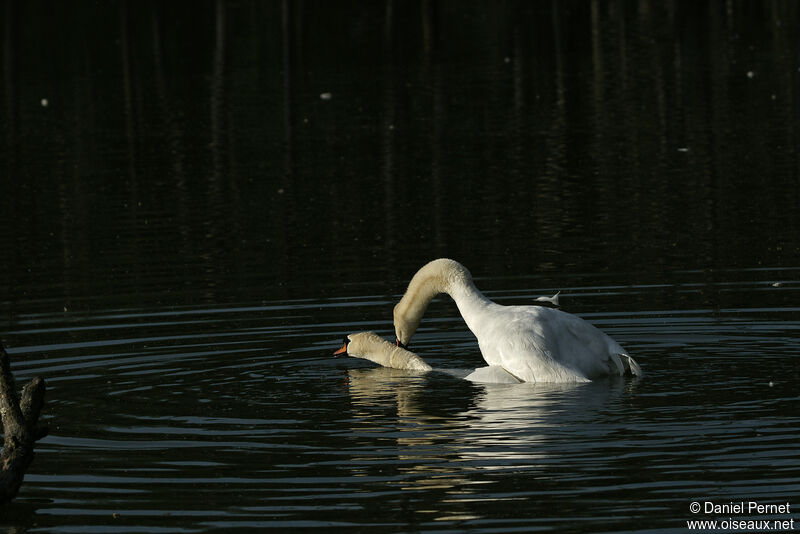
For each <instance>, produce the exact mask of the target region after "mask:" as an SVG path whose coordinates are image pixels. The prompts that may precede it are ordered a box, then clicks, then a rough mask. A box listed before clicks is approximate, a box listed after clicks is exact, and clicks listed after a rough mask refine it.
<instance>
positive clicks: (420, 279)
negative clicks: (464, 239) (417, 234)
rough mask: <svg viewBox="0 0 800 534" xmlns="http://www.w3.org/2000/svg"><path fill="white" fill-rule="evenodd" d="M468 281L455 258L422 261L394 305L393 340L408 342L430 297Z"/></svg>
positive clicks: (469, 279)
mask: <svg viewBox="0 0 800 534" xmlns="http://www.w3.org/2000/svg"><path fill="white" fill-rule="evenodd" d="M471 284H472V275H471V274H470V272H469V271H468V270H467V268H466V267H464V266H463V265H461V264H460V263H458V262H457V261H455V260H450V259H447V258H439V259H438V260H433V261H431V262H429V263H427V264H426V265H424V266H423V267H422V268H421V269H420V270H419V271H417V274H415V275H414V277H413V278H412V279H411V282H410V283H409V284H408V289H406V292H405V294H404V295H403V298H401V299H400V302H398V303H397V305H396V306H395V307H394V328H395V334H396V335H397V340H398V341H399V342H400V343H402V344H403V345H406V344H408V342H409V340H411V336H413V335H414V332H416V331H417V327H418V326H419V322H420V321H421V320H422V316H423V315H424V314H425V310H426V309H428V304H429V303H430V302H431V300H433V297H435V296H436V295H438V294H440V293H448V292H450V289H451V288H452V287H454V286H464V285H471Z"/></svg>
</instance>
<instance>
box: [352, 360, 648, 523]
mask: <svg viewBox="0 0 800 534" xmlns="http://www.w3.org/2000/svg"><path fill="white" fill-rule="evenodd" d="M637 382H638V381H636V380H622V379H614V380H610V381H603V382H598V383H592V384H480V385H477V384H472V383H470V382H467V381H465V380H460V379H457V378H453V377H452V376H449V375H446V374H444V373H439V372H437V371H434V372H431V373H427V374H425V373H422V374H421V373H415V372H410V371H399V370H395V369H387V368H382V367H380V368H373V369H367V370H364V369H357V370H349V371H348V393H349V396H350V400H351V403H352V405H353V414H352V415H353V419H352V423H351V424H352V427H351V430H352V432H354V433H370V434H373V435H374V437H375V438H376V439H377V438H380V439H379V441H377V443H379V444H380V445H379V447H380V450H381V451H383V452H382V453H381V456H382V457H383V461H387V460H386V457H385V456H386V455H387V454H390V452H389V450H387V449H393V450H395V454H396V460H392V461H393V462H395V461H396V462H397V463H398V464H399V465H400V467H399V471H400V472H401V473H402V474H403V476H402V477H401V480H400V481H399V482H397V484H399V485H400V487H401V488H402V489H403V490H406V491H430V490H437V491H435V492H434V493H436V494H437V495H439V497H438V498H439V501H438V504H435V503H432V502H427V503H426V506H427V509H428V512H429V513H431V514H434V515H435V516H436V519H440V520H445V519H446V520H467V519H479V518H480V517H481V516H480V515H476V514H475V513H474V509H472V508H471V507H470V506H469V504H470V503H472V502H476V501H481V502H493V501H509V500H510V501H514V500H520V499H521V498H522V497H521V496H520V495H519V494H513V495H503V494H502V492H501V491H499V490H495V489H493V488H492V487H491V485H492V484H495V483H496V480H495V481H493V480H492V479H491V478H487V477H486V475H483V474H482V473H493V475H491V476H492V477H496V476H502V474H503V473H520V472H525V473H527V474H528V475H527V476H530V477H534V478H535V477H537V476H545V474H546V473H547V472H548V471H549V470H550V469H551V468H552V467H553V466H555V465H563V464H565V463H566V464H569V463H574V462H576V461H582V459H583V458H584V457H585V456H586V455H587V454H588V455H591V454H593V453H592V452H591V450H589V449H586V448H585V447H587V446H589V443H595V444H596V446H597V447H603V445H602V441H603V440H605V439H609V441H610V440H611V439H613V438H612V432H610V431H609V430H608V429H606V428H605V427H604V426H602V425H600V424H598V423H607V417H608V413H609V412H614V410H615V408H614V407H613V406H609V405H613V404H614V403H618V402H619V400H620V398H622V397H626V396H628V395H630V394H632V392H633V391H634V390H635V388H636V386H637ZM395 410H396V417H394V411H395ZM387 413H391V414H392V417H391V419H386V418H385V417H381V415H380V414H387ZM614 429H615V430H616V427H614ZM565 434H568V435H570V436H571V438H570V439H571V446H570V447H565V448H561V447H558V446H554V444H553V442H559V441H561V440H562V439H563V437H564V435H565ZM369 459H370V458H369V457H355V458H353V462H354V463H355V464H356V465H358V464H359V462H363V461H369ZM358 472H360V468H355V469H354V475H355V474H356V473H358ZM487 485H488V486H487ZM453 503H456V504H460V505H461V506H463V509H462V508H460V507H457V509H456V510H453V509H452V505H453ZM442 510H448V511H447V512H446V513H445V514H444V515H441V516H439V515H436V514H437V513H440V512H441V511H442Z"/></svg>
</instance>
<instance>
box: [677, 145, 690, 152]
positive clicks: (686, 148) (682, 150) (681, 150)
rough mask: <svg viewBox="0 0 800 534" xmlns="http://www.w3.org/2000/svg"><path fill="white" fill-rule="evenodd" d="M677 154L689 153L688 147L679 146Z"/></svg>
mask: <svg viewBox="0 0 800 534" xmlns="http://www.w3.org/2000/svg"><path fill="white" fill-rule="evenodd" d="M678 152H689V147H688V146H679V147H678Z"/></svg>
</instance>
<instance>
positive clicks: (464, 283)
mask: <svg viewBox="0 0 800 534" xmlns="http://www.w3.org/2000/svg"><path fill="white" fill-rule="evenodd" d="M440 293H447V294H449V295H450V296H451V297H452V298H453V300H454V301H455V302H456V305H457V306H458V309H459V312H461V316H462V317H463V318H464V321H465V322H466V323H467V326H468V327H469V329H470V330H471V331H472V333H473V334H475V337H477V338H478V346H479V347H480V349H481V353H482V354H483V358H484V360H486V363H488V364H489V365H490V366H500V367H502V368H503V369H504V370H505V371H506V372H508V373H509V374H511V375H513V376H514V377H516V378H518V379H519V380H520V381H523V382H588V381H591V380H595V379H597V378H602V377H604V376H609V375H624V374H627V373H630V374H633V375H637V376H642V370H641V368H640V367H639V365H638V364H637V363H636V362H635V361H634V360H633V358H631V357H630V356H629V355H628V354H627V352H625V349H623V348H622V347H621V346H620V345H619V344H618V343H617V342H616V341H614V340H613V339H611V338H610V337H609V336H608V335H606V334H605V333H603V332H601V331H600V330H599V329H597V328H596V327H594V326H592V325H591V324H589V323H587V322H586V321H584V320H583V319H581V318H580V317H577V316H575V315H571V314H569V313H566V312H563V311H560V310H556V309H553V308H545V307H541V306H502V305H500V304H497V303H495V302H492V301H491V300H489V299H488V298H486V297H485V296H484V295H483V293H481V292H480V291H479V290H478V288H476V287H475V284H474V283H473V281H472V275H471V274H470V273H469V271H468V270H467V269H466V268H465V267H464V266H463V265H461V264H460V263H458V262H456V261H453V260H449V259H444V258H442V259H438V260H434V261H432V262H430V263H428V264H427V265H425V266H424V267H422V268H421V269H420V270H419V271H418V272H417V274H415V275H414V277H413V278H412V280H411V283H410V284H409V286H408V289H407V290H406V293H405V295H403V298H402V299H401V300H400V302H399V303H398V304H397V306H395V308H394V325H395V333H396V335H397V340H398V342H399V343H401V344H403V345H406V344H408V342H409V340H410V339H411V336H413V335H414V332H415V331H416V329H417V326H419V322H420V320H421V319H422V316H423V314H424V313H425V310H426V309H427V307H428V303H429V302H430V301H431V299H433V297H434V296H436V295H438V294H440Z"/></svg>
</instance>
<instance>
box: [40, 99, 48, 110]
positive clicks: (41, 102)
mask: <svg viewBox="0 0 800 534" xmlns="http://www.w3.org/2000/svg"><path fill="white" fill-rule="evenodd" d="M39 103H40V104H41V105H42V107H43V108H46V107H47V106H49V105H50V101H49V100H47V99H46V98H43V99H41V100H40V101H39Z"/></svg>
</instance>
